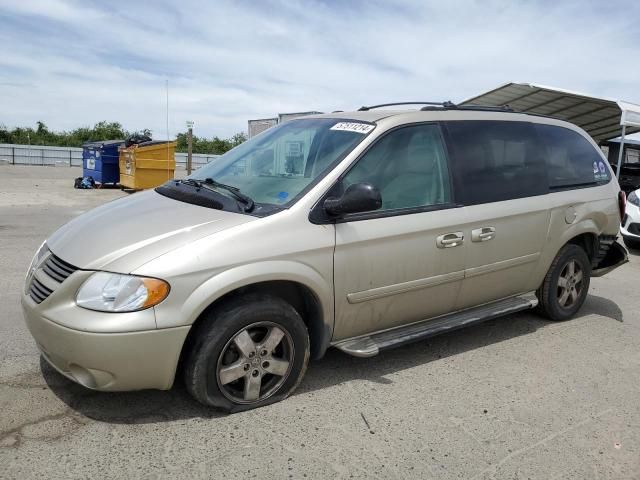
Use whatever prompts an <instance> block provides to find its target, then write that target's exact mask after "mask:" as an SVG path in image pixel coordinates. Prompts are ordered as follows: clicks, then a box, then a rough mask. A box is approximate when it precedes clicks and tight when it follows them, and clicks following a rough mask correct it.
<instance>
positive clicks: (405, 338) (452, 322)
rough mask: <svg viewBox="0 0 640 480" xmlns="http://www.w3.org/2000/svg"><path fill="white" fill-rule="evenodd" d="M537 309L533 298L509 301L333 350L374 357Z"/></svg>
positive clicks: (350, 342) (368, 337) (358, 339)
mask: <svg viewBox="0 0 640 480" xmlns="http://www.w3.org/2000/svg"><path fill="white" fill-rule="evenodd" d="M536 305H538V299H537V298H536V297H535V295H523V296H519V297H511V298H507V299H506V300H500V301H498V302H493V303H489V304H487V305H482V306H480V307H476V308H471V309H468V310H464V311H462V312H456V313H450V314H447V315H443V316H441V317H436V318H433V319H430V320H422V321H420V322H417V323H412V324H409V325H405V326H402V327H396V328H393V329H390V330H383V331H381V332H378V333H373V334H371V335H364V336H361V337H355V338H347V339H346V340H340V341H338V342H336V343H334V344H333V345H332V346H334V347H336V348H337V349H339V350H342V351H343V352H345V353H348V354H349V355H353V356H354V357H373V356H375V355H377V354H378V353H379V352H380V350H386V349H388V348H393V347H398V346H400V345H404V344H405V343H411V342H415V341H418V340H422V339H424V338H428V337H433V336H435V335H439V334H441V333H446V332H450V331H452V330H456V329H458V328H462V327H466V326H469V325H474V324H476V323H481V322H485V321H487V320H491V319H492V318H496V317H501V316H503V315H508V314H510V313H514V312H519V311H521V310H527V309H530V308H533V307H535V306H536Z"/></svg>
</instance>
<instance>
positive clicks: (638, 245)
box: [622, 237, 640, 250]
mask: <svg viewBox="0 0 640 480" xmlns="http://www.w3.org/2000/svg"><path fill="white" fill-rule="evenodd" d="M622 239H623V240H624V244H625V245H626V246H627V248H629V249H631V250H640V241H639V240H636V239H635V238H630V237H622Z"/></svg>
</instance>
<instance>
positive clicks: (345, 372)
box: [40, 295, 623, 424]
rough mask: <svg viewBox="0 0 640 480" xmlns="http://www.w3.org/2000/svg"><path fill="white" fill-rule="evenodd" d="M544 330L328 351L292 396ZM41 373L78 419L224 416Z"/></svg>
mask: <svg viewBox="0 0 640 480" xmlns="http://www.w3.org/2000/svg"><path fill="white" fill-rule="evenodd" d="M591 314H595V315H601V316H604V317H608V318H610V319H613V320H616V321H618V322H622V321H623V319H622V312H621V310H620V308H619V307H618V305H617V304H615V303H614V302H613V301H611V300H609V299H606V298H603V297H598V296H595V295H589V296H588V297H587V301H586V302H585V304H584V306H583V307H582V309H581V310H580V312H579V313H578V315H577V316H576V318H575V319H579V318H582V317H584V316H587V315H591ZM546 325H550V322H548V321H546V320H544V319H543V318H541V317H538V316H537V315H535V314H534V313H531V312H525V313H520V314H515V315H509V316H506V317H503V318H498V319H494V320H490V321H488V322H485V323H482V324H479V325H475V326H471V327H467V328H464V329H461V330H456V331H453V332H450V333H447V334H444V335H440V336H437V337H433V338H430V339H426V340H422V341H419V342H416V343H413V344H410V345H405V346H403V347H400V348H397V349H393V350H389V351H385V352H382V353H380V354H379V355H378V356H376V357H372V358H356V357H352V356H349V355H346V354H344V353H342V352H340V351H338V350H335V349H330V350H329V351H328V352H327V354H326V355H325V357H324V358H323V359H322V360H319V361H316V362H312V363H311V365H310V366H309V370H308V372H307V375H306V377H305V379H304V380H303V381H302V384H301V385H300V387H299V388H298V390H297V392H296V393H294V395H299V394H304V393H307V392H312V391H315V390H321V389H324V388H327V387H331V386H333V385H338V384H341V383H345V382H350V381H353V380H367V381H371V382H374V383H380V384H389V383H392V382H391V380H388V379H387V378H385V376H386V375H389V374H391V373H395V372H398V371H402V370H405V369H408V368H412V367H415V366H418V365H425V364H428V363H430V362H432V361H436V360H439V359H442V358H446V357H450V356H453V355H458V354H462V353H464V352H467V351H471V350H474V349H477V348H482V347H485V346H487V345H491V344H495V343H499V342H502V341H505V340H509V339H512V338H516V337H519V336H522V335H527V334H530V333H533V332H535V331H536V330H538V329H539V328H543V327H544V326H546ZM40 367H41V370H42V374H43V376H44V379H45V381H46V382H47V384H48V386H49V388H51V390H52V391H53V393H54V394H55V395H56V396H58V398H60V399H61V400H62V401H63V402H65V403H66V404H67V405H68V406H69V407H70V408H72V409H73V410H75V411H77V412H78V413H80V414H82V415H84V416H86V417H89V418H91V419H93V420H96V421H99V422H107V423H123V424H145V423H159V422H169V421H176V420H180V419H187V418H217V417H220V416H224V415H225V414H224V413H222V412H219V411H217V410H214V409H211V408H207V407H204V406H202V405H200V404H199V403H197V402H196V401H195V400H193V399H192V398H191V397H190V396H189V394H188V393H187V392H186V390H185V389H184V387H183V386H182V383H181V382H180V381H179V380H177V381H176V385H175V386H174V387H173V388H172V389H171V390H170V391H157V390H146V391H140V392H121V393H120V392H114V393H108V392H94V391H91V390H88V389H86V388H84V387H82V386H80V385H77V384H75V383H73V382H71V381H70V380H68V379H66V378H65V377H63V376H62V375H60V374H59V373H58V372H56V371H55V370H54V369H53V368H52V367H51V366H49V364H48V363H47V362H46V361H45V360H44V359H43V358H41V359H40Z"/></svg>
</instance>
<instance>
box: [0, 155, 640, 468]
mask: <svg viewBox="0 0 640 480" xmlns="http://www.w3.org/2000/svg"><path fill="white" fill-rule="evenodd" d="M79 175H80V171H79V170H78V169H75V168H65V167H19V166H0V179H1V180H2V188H1V189H0V272H1V274H0V287H1V288H0V410H1V411H2V414H1V415H0V478H16V479H18V478H19V479H26V478H47V479H55V478H98V477H100V478H149V479H151V478H188V477H207V478H260V479H268V478H329V477H336V478H380V479H389V478H407V477H411V478H421V479H425V478H433V479H454V478H455V479H458V478H474V479H488V478H499V479H503V478H504V479H528V478H536V479H537V478H539V479H552V478H553V479H557V478H571V479H580V480H583V479H616V480H617V479H638V478H640V348H639V347H640V296H639V295H638V293H637V291H638V279H640V256H637V254H638V252H635V253H632V254H631V255H630V256H631V262H630V263H629V264H627V265H625V266H623V267H621V268H619V269H618V270H616V271H614V272H613V273H611V274H609V275H608V276H606V277H604V278H599V279H594V280H593V281H592V286H591V291H590V296H589V297H588V299H587V302H586V304H585V305H584V307H583V309H582V310H581V312H580V313H579V315H578V316H577V317H576V318H575V319H573V320H571V321H568V322H564V323H549V322H546V321H543V320H542V319H540V318H539V317H537V316H536V315H535V314H533V313H529V312H527V313H522V314H517V315H511V316H508V317H505V318H502V319H498V320H493V321H490V322H487V323H485V324H482V325H478V326H475V327H471V328H468V329H466V330H460V331H456V332H452V333H450V334H447V335H443V336H440V337H436V338H434V339H430V340H428V341H423V342H419V343H416V344H413V345H410V346H406V347H403V348H400V349H397V350H393V351H388V352H385V353H383V354H381V355H379V356H377V357H375V358H372V359H357V358H352V357H349V356H347V355H344V354H342V353H340V352H338V351H333V350H331V351H329V352H328V353H327V355H326V357H325V358H324V359H322V360H320V361H316V362H313V363H312V364H311V366H310V368H309V371H308V374H307V376H306V378H305V380H304V381H303V383H302V385H301V387H300V388H299V390H298V391H297V392H296V393H295V394H294V395H293V396H292V397H291V398H289V399H288V400H286V401H285V402H281V403H279V404H276V405H271V406H268V407H265V408H262V409H259V410H254V411H251V412H245V413H240V414H236V415H222V414H220V413H218V412H216V411H213V410H209V409H206V408H204V407H202V406H200V405H199V404H197V403H195V402H194V401H192V400H191V399H190V397H189V396H188V395H187V394H186V393H185V391H184V389H183V388H182V387H181V386H179V385H177V386H176V387H174V389H173V390H171V391H169V392H159V391H145V392H135V393H112V394H106V393H97V392H92V391H89V390H86V389H84V388H82V387H80V386H78V385H75V384H73V383H71V382H69V381H68V380H66V379H65V378H63V377H61V376H60V375H58V374H57V373H56V372H54V371H52V369H51V368H49V367H48V366H47V365H46V364H45V363H44V362H43V361H42V360H41V359H40V356H39V354H38V351H37V350H36V347H35V345H34V342H33V341H32V339H31V337H30V335H29V333H28V331H27V329H26V327H25V325H24V323H23V320H22V314H21V311H20V307H19V298H20V294H21V293H20V292H21V289H22V282H23V278H24V272H25V270H26V268H27V265H28V263H29V261H30V259H31V256H32V254H33V252H34V251H35V249H36V248H37V247H38V245H39V244H40V243H41V242H42V240H43V239H44V238H46V237H47V236H48V235H49V234H50V233H51V232H52V231H54V230H55V229H56V228H57V227H58V226H59V225H61V224H63V223H65V222H66V221H68V220H69V219H71V218H72V217H74V216H75V215H78V214H79V213H81V212H83V211H86V210H88V209H90V208H91V207H93V206H96V205H99V204H101V203H104V202H106V201H109V200H112V199H114V198H117V197H120V196H122V195H126V194H125V193H122V192H121V191H120V190H106V189H105V190H87V191H79V190H74V189H73V188H72V185H73V178H74V177H76V176H79Z"/></svg>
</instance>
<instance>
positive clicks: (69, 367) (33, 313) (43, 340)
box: [22, 295, 190, 391]
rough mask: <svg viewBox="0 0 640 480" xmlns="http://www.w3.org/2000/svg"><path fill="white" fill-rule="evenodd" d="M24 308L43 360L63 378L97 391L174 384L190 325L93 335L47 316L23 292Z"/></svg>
mask: <svg viewBox="0 0 640 480" xmlns="http://www.w3.org/2000/svg"><path fill="white" fill-rule="evenodd" d="M76 308H79V307H76ZM22 309H23V312H24V319H25V322H26V324H27V327H28V328H29V331H30V332H31V335H33V338H34V339H35V341H36V343H37V345H38V348H39V349H40V351H41V352H42V355H43V356H44V358H45V359H46V360H47V361H48V362H49V363H50V364H51V365H52V366H53V367H54V368H55V369H56V370H58V371H59V372H60V373H61V374H63V375H64V376H66V377H68V378H70V379H71V380H73V381H75V382H77V383H79V384H81V385H83V386H85V387H87V388H91V389H94V390H103V391H123V390H142V389H148V388H153V389H159V390H167V389H169V388H171V386H172V384H173V380H174V377H175V372H176V366H177V364H178V359H179V357H180V351H181V349H182V345H183V344H184V340H185V338H186V336H187V333H188V332H189V328H190V327H189V326H186V327H176V328H166V329H160V330H144V331H133V332H116V333H94V332H87V331H80V330H76V329H73V328H68V327H65V326H62V325H60V324H59V323H57V322H55V321H52V320H51V319H49V318H46V317H45V316H44V315H43V313H42V312H40V311H39V309H38V308H37V305H36V304H35V303H34V302H33V301H32V300H31V298H30V297H28V296H26V295H23V296H22ZM82 313H83V314H85V315H86V316H87V317H90V316H91V314H92V312H90V311H88V310H84V309H83V312H82ZM111 315H121V314H111ZM123 315H126V314H123Z"/></svg>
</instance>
